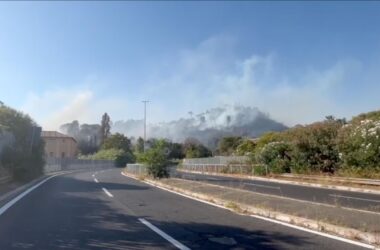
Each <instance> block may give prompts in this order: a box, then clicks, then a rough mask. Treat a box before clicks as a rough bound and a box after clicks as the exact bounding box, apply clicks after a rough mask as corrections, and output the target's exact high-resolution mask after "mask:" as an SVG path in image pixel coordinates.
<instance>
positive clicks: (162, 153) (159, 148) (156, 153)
mask: <svg viewBox="0 0 380 250" xmlns="http://www.w3.org/2000/svg"><path fill="white" fill-rule="evenodd" d="M138 161H139V162H141V163H144V164H146V165H147V171H148V175H150V176H152V177H153V178H163V177H169V172H168V170H167V165H168V149H167V148H166V146H165V141H164V140H158V141H157V143H155V145H154V146H153V147H152V148H150V149H148V150H147V151H145V152H144V153H142V154H139V155H138Z"/></svg>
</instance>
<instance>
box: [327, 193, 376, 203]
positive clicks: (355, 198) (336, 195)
mask: <svg viewBox="0 0 380 250" xmlns="http://www.w3.org/2000/svg"><path fill="white" fill-rule="evenodd" d="M329 196H332V197H337V198H346V199H352V200H360V201H370V202H377V203H380V200H372V199H365V198H358V197H352V196H344V195H338V194H329Z"/></svg>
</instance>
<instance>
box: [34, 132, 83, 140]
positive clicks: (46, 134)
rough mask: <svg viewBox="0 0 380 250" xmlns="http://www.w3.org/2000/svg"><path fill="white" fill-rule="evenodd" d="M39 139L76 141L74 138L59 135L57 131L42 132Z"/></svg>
mask: <svg viewBox="0 0 380 250" xmlns="http://www.w3.org/2000/svg"><path fill="white" fill-rule="evenodd" d="M41 137H45V138H47V137H49V138H67V139H73V140H74V141H76V140H75V139H74V137H72V136H68V135H65V134H62V133H59V132H57V131H42V132H41Z"/></svg>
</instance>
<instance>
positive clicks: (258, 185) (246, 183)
mask: <svg viewBox="0 0 380 250" xmlns="http://www.w3.org/2000/svg"><path fill="white" fill-rule="evenodd" d="M243 184H244V185H250V186H257V187H264V188H273V189H281V188H280V187H275V186H267V185H260V184H253V183H248V182H243Z"/></svg>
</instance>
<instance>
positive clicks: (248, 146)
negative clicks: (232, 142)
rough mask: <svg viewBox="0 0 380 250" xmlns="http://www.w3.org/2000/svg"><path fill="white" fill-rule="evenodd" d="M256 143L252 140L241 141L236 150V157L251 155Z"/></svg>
mask: <svg viewBox="0 0 380 250" xmlns="http://www.w3.org/2000/svg"><path fill="white" fill-rule="evenodd" d="M255 148H256V143H255V142H254V141H252V140H249V139H245V140H243V141H242V142H241V143H240V144H239V145H238V146H237V148H236V150H235V153H236V154H237V155H252V154H253V152H254V151H255Z"/></svg>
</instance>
